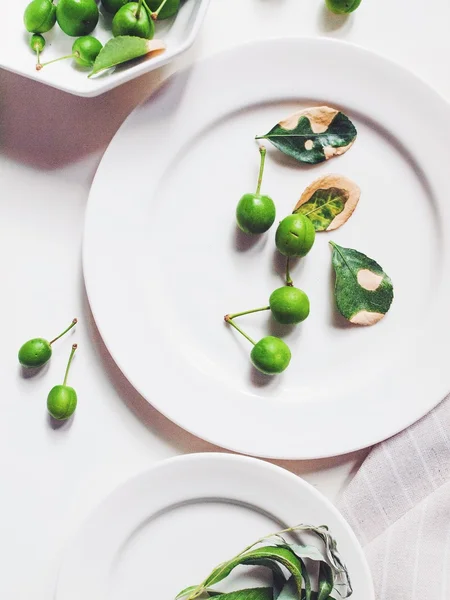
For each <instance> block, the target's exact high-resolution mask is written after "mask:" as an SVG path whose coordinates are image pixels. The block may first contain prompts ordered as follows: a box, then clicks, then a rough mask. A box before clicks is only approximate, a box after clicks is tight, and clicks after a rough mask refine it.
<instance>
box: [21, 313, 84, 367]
mask: <svg viewBox="0 0 450 600" xmlns="http://www.w3.org/2000/svg"><path fill="white" fill-rule="evenodd" d="M76 323H77V319H74V320H73V321H72V323H71V324H70V325H69V327H68V328H67V329H65V330H64V331H63V332H62V333H60V334H59V335H58V336H57V337H55V338H54V339H53V340H52V341H51V342H48V341H47V340H45V339H44V338H33V339H32V340H28V342H25V344H23V345H22V346H21V348H20V350H19V362H20V364H21V365H22V366H24V367H42V366H43V365H45V363H46V362H48V360H49V359H50V357H51V355H52V344H53V343H54V342H56V340H59V338H61V337H62V336H63V335H65V334H66V333H67V332H68V331H70V330H71V329H72V327H74V326H75V325H76Z"/></svg>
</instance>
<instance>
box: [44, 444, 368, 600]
mask: <svg viewBox="0 0 450 600" xmlns="http://www.w3.org/2000/svg"><path fill="white" fill-rule="evenodd" d="M300 523H304V524H308V525H324V524H325V525H328V526H329V529H330V532H331V533H332V535H333V536H334V538H335V539H336V540H337V543H338V550H339V552H340V554H341V556H342V558H343V560H344V562H345V563H346V565H347V567H348V569H349V573H350V577H351V579H352V585H353V588H354V594H353V595H352V600H373V598H374V592H373V586H372V580H371V576H370V572H369V568H368V565H367V563H366V560H365V557H364V554H363V551H362V549H361V547H360V545H359V543H358V541H357V539H356V537H355V535H354V533H353V532H352V530H351V529H350V527H349V525H348V524H347V523H346V521H345V520H344V519H343V517H342V516H341V515H340V513H339V512H338V511H337V509H336V508H335V507H334V506H333V505H332V504H331V503H330V502H329V501H328V500H327V499H326V498H324V497H323V496H322V495H321V494H319V492H317V491H316V490H315V489H314V488H313V487H312V486H310V485H309V484H307V483H305V482H304V481H303V480H302V479H300V478H299V477H297V476H296V475H293V474H292V473H290V472H289V471H285V470H284V469H281V468H280V467H276V466H274V465H271V464H268V463H265V462H263V461H260V460H257V459H254V458H247V457H243V456H232V455H228V454H192V455H187V456H183V457H178V458H174V459H170V460H167V461H164V462H162V463H160V464H159V465H157V466H156V467H154V468H152V469H150V470H149V471H147V472H145V473H143V474H142V475H140V476H138V477H136V478H134V479H131V480H130V481H128V482H127V483H125V484H124V485H123V486H122V487H120V488H118V489H117V490H116V491H115V492H113V493H112V494H111V495H110V496H109V497H108V498H107V499H106V500H105V501H104V502H103V503H102V504H101V505H100V506H99V507H98V508H97V509H96V510H95V511H94V513H93V514H92V515H91V516H90V517H89V518H88V520H87V521H86V522H85V524H84V525H83V527H82V528H81V530H80V532H79V533H78V534H77V536H76V537H75V539H74V540H73V542H72V544H71V545H70V547H69V549H68V551H67V552H66V555H65V557H64V560H63V564H62V567H61V570H60V574H59V577H58V583H57V592H56V600H80V598H82V599H83V600H129V599H130V598H133V600H148V599H149V598H157V599H158V600H174V598H175V596H176V595H177V594H178V592H180V591H181V590H182V589H184V588H186V587H187V586H188V585H194V584H196V583H200V581H202V580H203V579H204V578H205V577H206V576H207V575H208V573H209V572H210V571H211V570H212V569H213V568H214V567H215V566H216V565H217V564H219V563H221V562H223V561H224V560H227V559H230V558H231V557H232V556H235V555H236V554H237V553H238V552H240V551H241V550H243V548H245V547H247V546H248V545H249V544H251V543H252V542H254V541H256V540H257V539H259V538H261V537H263V536H265V535H268V534H270V533H273V532H275V531H279V530H280V529H284V528H285V527H290V526H293V525H298V524H300ZM260 574H261V572H260V571H259V575H260ZM229 585H231V588H232V589H242V588H245V587H258V586H261V585H264V582H261V579H260V578H259V579H258V578H257V575H256V573H253V574H249V573H248V570H246V572H245V573H244V574H242V573H241V574H240V575H238V576H235V577H233V578H232V580H231V581H230V582H228V581H227V582H224V584H223V585H221V586H218V589H220V590H223V591H230V588H229Z"/></svg>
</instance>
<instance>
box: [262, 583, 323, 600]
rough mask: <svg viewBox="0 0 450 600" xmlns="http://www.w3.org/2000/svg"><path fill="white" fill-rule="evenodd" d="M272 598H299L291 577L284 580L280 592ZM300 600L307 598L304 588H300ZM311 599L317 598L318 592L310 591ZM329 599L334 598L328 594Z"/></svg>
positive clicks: (291, 599) (295, 599) (315, 599)
mask: <svg viewBox="0 0 450 600" xmlns="http://www.w3.org/2000/svg"><path fill="white" fill-rule="evenodd" d="M274 600H299V596H298V592H297V589H296V587H295V584H294V582H293V581H292V579H289V580H288V581H287V582H286V584H285V586H284V588H283V590H282V592H281V594H280V595H279V596H278V599H275V597H274ZM301 600H307V596H306V590H302V595H301ZM311 600H319V592H316V591H312V592H311ZM329 600H334V599H333V598H331V596H330V597H329Z"/></svg>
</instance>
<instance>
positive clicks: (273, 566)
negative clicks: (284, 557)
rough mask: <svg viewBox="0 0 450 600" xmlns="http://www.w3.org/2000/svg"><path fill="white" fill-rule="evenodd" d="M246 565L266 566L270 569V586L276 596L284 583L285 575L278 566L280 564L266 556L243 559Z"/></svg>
mask: <svg viewBox="0 0 450 600" xmlns="http://www.w3.org/2000/svg"><path fill="white" fill-rule="evenodd" d="M245 564H246V565H249V566H256V567H266V568H267V569H270V570H271V571H272V587H273V593H274V596H275V597H276V596H278V594H279V593H280V592H281V590H282V589H283V587H284V584H285V583H286V577H285V576H284V573H283V571H282V569H281V567H280V565H279V564H278V563H277V562H276V561H274V560H269V559H268V558H254V559H250V560H246V561H245Z"/></svg>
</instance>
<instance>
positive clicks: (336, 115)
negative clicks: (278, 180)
mask: <svg viewBox="0 0 450 600" xmlns="http://www.w3.org/2000/svg"><path fill="white" fill-rule="evenodd" d="M356 135H357V131H356V128H355V126H354V125H353V123H352V122H351V121H350V119H349V118H348V117H347V116H346V115H344V113H342V112H340V111H338V110H336V109H335V108H330V107H328V106H316V107H312V108H306V109H304V110H300V111H298V112H296V113H295V114H293V115H292V116H290V117H288V118H287V119H285V120H284V121H280V123H278V124H277V125H275V127H273V128H272V129H271V130H270V131H269V132H268V133H266V135H262V136H257V138H256V139H267V140H269V141H270V142H272V144H273V145H274V146H276V147H277V148H278V149H279V150H281V151H282V152H284V153H285V154H287V155H288V156H292V157H293V158H295V159H296V160H298V161H299V162H302V163H308V164H316V163H320V162H323V161H325V160H328V159H330V158H332V157H333V156H339V155H340V154H344V152H347V150H348V149H349V148H350V147H351V146H352V144H353V143H354V141H355V139H356Z"/></svg>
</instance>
